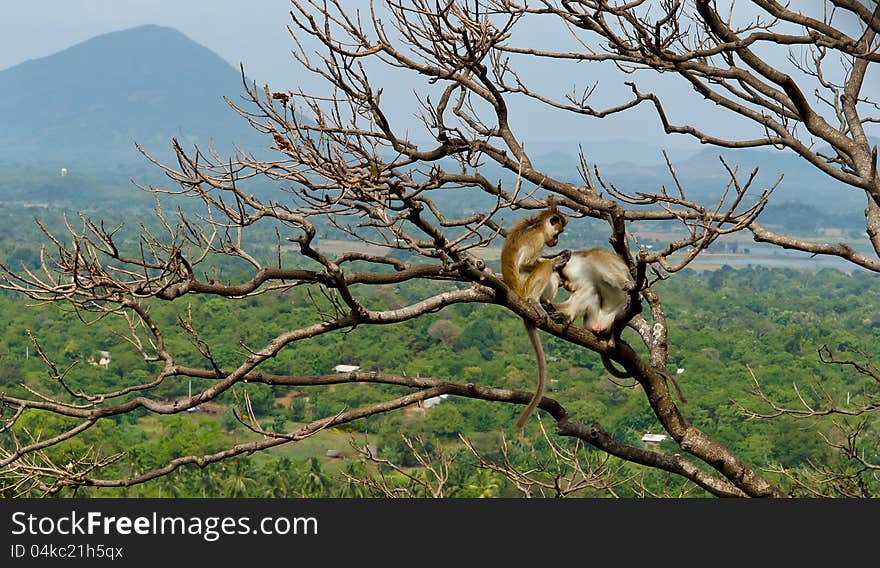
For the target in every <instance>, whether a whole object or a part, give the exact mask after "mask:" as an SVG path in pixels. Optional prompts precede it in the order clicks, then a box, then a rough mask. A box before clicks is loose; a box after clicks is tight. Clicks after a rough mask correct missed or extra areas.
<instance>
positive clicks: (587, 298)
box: [555, 248, 635, 378]
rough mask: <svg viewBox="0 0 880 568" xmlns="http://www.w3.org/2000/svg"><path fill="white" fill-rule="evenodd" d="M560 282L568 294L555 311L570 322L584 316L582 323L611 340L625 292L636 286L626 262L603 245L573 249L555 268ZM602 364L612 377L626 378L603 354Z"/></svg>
mask: <svg viewBox="0 0 880 568" xmlns="http://www.w3.org/2000/svg"><path fill="white" fill-rule="evenodd" d="M557 273H558V276H559V280H560V284H561V285H562V287H563V288H565V289H566V290H567V291H568V292H570V293H571V295H570V296H569V297H568V300H566V301H565V302H562V303H560V304H557V305H556V306H555V307H556V310H557V311H558V312H559V313H561V314H564V315H565V317H566V319H567V320H568V321H569V322H574V321H575V320H577V319H578V318H579V317H583V326H584V327H585V328H587V329H589V330H590V331H592V332H593V333H595V334H596V335H597V336H598V337H601V338H609V339H610V341H612V342H614V341H616V340H617V336H618V335H619V334H620V331H621V330H620V329H619V327H620V326H619V325H618V319H619V318H620V316H622V315H623V312H625V311H626V308H627V305H628V296H629V293H628V291H629V290H631V289H632V287H633V286H634V285H635V283H634V282H633V279H632V276H631V275H630V273H629V268H627V266H626V263H625V262H624V261H623V259H622V258H620V256H619V255H617V254H616V253H613V252H611V251H608V250H605V249H603V248H592V249H586V250H576V251H572V253H571V258H570V259H569V260H568V262H566V263H565V265H563V266H561V267H559V268H558V269H557ZM600 355H601V358H602V365H603V366H604V367H605V369H606V370H607V371H608V372H609V373H611V374H612V375H613V376H615V377H618V378H626V377H629V376H630V375H629V373H626V372H625V371H620V370H618V369H616V368H615V367H614V365H613V364H612V363H611V360H610V359H609V358H608V356H607V355H605V354H604V353H602V354H600Z"/></svg>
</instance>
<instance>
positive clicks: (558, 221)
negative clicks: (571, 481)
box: [501, 206, 570, 428]
mask: <svg viewBox="0 0 880 568" xmlns="http://www.w3.org/2000/svg"><path fill="white" fill-rule="evenodd" d="M567 222H568V221H567V219H566V218H565V216H564V215H563V214H562V213H560V212H559V211H558V210H557V209H556V207H555V206H551V207H549V208H547V209H545V210H544V211H541V212H540V213H538V214H537V215H534V216H532V217H527V218H524V219H520V220H519V221H517V222H516V223H515V224H514V225H513V226H512V227H511V228H510V230H509V231H508V232H507V238H505V240H504V245H503V246H502V247H501V275H502V276H503V277H504V282H505V283H506V284H507V285H508V286H509V287H510V288H511V289H512V290H513V291H514V292H516V293H517V294H519V295H520V296H522V297H523V298H525V299H527V300H530V301H534V302H538V303H541V301H542V300H543V301H544V302H546V303H547V304H548V305H552V304H550V302H551V301H552V300H553V298H554V297H555V296H556V292H557V290H558V287H559V277H558V276H557V275H556V270H557V269H558V268H560V267H561V266H562V265H563V264H565V262H566V261H567V260H568V256H569V254H570V251H567V250H566V251H562V252H561V253H559V254H558V255H556V256H555V257H550V258H544V257H541V251H542V250H543V249H544V247H545V246H551V247H552V246H556V244H557V243H558V242H559V234H560V233H562V231H563V229H564V228H565V225H566V223H567ZM523 324H524V325H525V328H526V334H527V335H528V336H529V341H531V342H532V347H533V348H534V349H535V358H536V360H537V364H538V386H537V388H536V389H535V394H534V395H533V396H532V400H531V401H529V404H528V406H526V408H525V410H523V411H522V414H520V416H519V418H518V419H517V421H516V427H517V428H522V427H523V425H524V424H525V422H526V420H527V419H528V417H529V416H530V415H531V414H532V412H534V410H535V408H537V406H538V403H539V402H540V401H541V398H542V397H543V396H544V387H545V384H546V376H545V375H546V361H545V359H544V349H543V348H542V347H541V340H540V339H539V338H538V331H537V329H536V328H535V326H534V325H533V324H532V323H531V322H530V321H529V320H526V319H523Z"/></svg>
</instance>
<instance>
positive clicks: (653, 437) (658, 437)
mask: <svg viewBox="0 0 880 568" xmlns="http://www.w3.org/2000/svg"><path fill="white" fill-rule="evenodd" d="M668 437H669V436H667V435H666V434H651V433H650V432H647V433H645V435H644V436H642V442H643V443H645V444H659V443H660V442H665V441H666V438H668Z"/></svg>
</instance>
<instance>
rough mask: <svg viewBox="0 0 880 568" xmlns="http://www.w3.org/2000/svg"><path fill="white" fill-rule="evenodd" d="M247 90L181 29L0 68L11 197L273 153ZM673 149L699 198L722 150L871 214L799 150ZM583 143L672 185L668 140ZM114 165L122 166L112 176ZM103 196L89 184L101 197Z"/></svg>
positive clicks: (620, 178) (619, 173)
mask: <svg viewBox="0 0 880 568" xmlns="http://www.w3.org/2000/svg"><path fill="white" fill-rule="evenodd" d="M242 93H243V85H242V82H241V74H240V70H239V69H238V68H237V67H234V66H232V65H231V64H230V63H228V62H227V61H225V60H224V59H222V58H221V57H220V56H218V55H217V54H216V53H214V52H213V51H211V50H210V49H208V48H206V47H204V46H202V45H200V44H198V43H196V42H194V41H192V40H191V39H189V38H188V37H187V36H185V35H184V34H182V33H180V32H179V31H177V30H175V29H173V28H168V27H162V26H157V25H144V26H139V27H135V28H130V29H127V30H122V31H117V32H112V33H108V34H104V35H100V36H97V37H94V38H92V39H90V40H87V41H85V42H82V43H80V44H77V45H74V46H72V47H70V48H68V49H65V50H63V51H60V52H58V53H56V54H54V55H51V56H48V57H44V58H40V59H34V60H30V61H26V62H24V63H21V64H19V65H16V66H14V67H10V68H8V69H6V70H3V71H0V200H10V201H11V200H24V201H28V200H33V199H37V200H39V201H41V202H53V201H56V200H57V199H59V198H61V197H62V196H66V197H71V196H76V195H81V191H80V188H82V189H84V188H85V187H86V186H85V185H83V184H85V183H86V181H85V180H81V184H80V185H76V186H75V185H74V184H73V182H74V181H75V180H74V179H72V178H71V177H68V178H67V179H66V181H65V182H64V184H60V180H58V179H57V176H58V172H59V168H60V167H66V168H69V169H70V171H71V173H72V174H74V173H77V172H79V171H83V170H90V171H91V172H92V174H93V175H95V176H98V177H96V178H93V179H98V178H100V177H101V176H103V178H106V182H107V183H106V184H107V185H108V189H107V192H112V191H114V190H113V187H118V182H126V183H127V180H128V179H129V178H131V177H136V178H138V179H139V181H144V180H145V179H148V178H150V177H151V176H154V175H155V176H157V177H158V174H159V172H158V171H157V169H156V168H154V167H153V166H152V165H150V164H149V162H147V160H146V159H145V158H144V157H143V156H141V155H140V154H139V153H138V152H137V150H136V148H135V146H134V144H135V142H137V143H139V144H140V145H141V146H143V147H144V148H145V149H146V150H147V151H148V152H150V153H151V154H153V155H154V156H156V157H157V158H159V159H160V160H163V161H167V160H169V159H170V158H171V151H170V140H171V138H172V137H177V138H178V139H179V140H180V141H181V143H182V144H183V145H184V147H191V146H192V144H198V145H199V146H201V147H203V148H207V146H208V144H209V143H210V142H211V141H212V140H213V141H214V142H215V144H216V145H217V147H218V149H219V150H220V153H221V155H223V156H226V155H229V154H230V153H231V151H232V144H233V143H234V144H237V145H238V146H240V147H242V148H244V149H246V150H248V151H251V152H257V153H259V152H263V151H266V150H267V146H268V142H269V141H268V140H267V138H266V136H264V135H261V134H259V133H257V132H256V131H255V130H253V129H252V128H251V127H250V126H249V125H248V124H247V122H246V121H245V120H244V119H242V118H241V117H240V116H239V115H238V114H237V113H235V112H234V111H233V110H232V109H231V108H230V107H229V106H228V105H227V104H226V103H225V101H224V100H223V96H226V97H228V98H230V99H231V100H233V101H236V102H238V101H240V100H241V98H240V97H241V94H242ZM621 134H622V135H623V133H621ZM527 147H528V149H529V150H530V152H531V154H532V157H533V161H534V162H535V164H536V165H537V166H538V167H540V168H542V169H544V170H546V171H547V172H548V173H550V174H551V175H554V176H556V177H560V178H563V179H568V180H570V181H573V182H575V183H577V182H578V181H579V176H578V173H577V165H578V159H577V151H578V147H577V144H575V143H566V142H563V141H559V142H556V143H536V144H531V145H529V146H527ZM669 147H670V148H671V150H670V157H671V159H672V160H673V163H674V165H675V167H676V172H677V174H678V175H679V178H680V179H681V180H682V181H683V182H684V183H685V186H686V189H687V190H688V192H689V197H691V198H692V199H695V200H698V201H703V202H705V203H707V204H711V203H712V202H713V200H714V199H715V197H714V196H717V195H719V194H720V192H721V191H723V189H724V186H725V184H726V183H727V174H726V172H725V170H724V168H723V166H722V164H721V162H720V161H719V159H718V156H719V155H720V154H723V155H725V157H726V159H727V160H728V163H729V164H731V165H732V166H735V165H737V164H738V165H739V166H740V173H741V178H740V179H741V180H742V181H744V180H745V179H746V178H747V176H748V172H749V171H750V170H751V169H752V168H753V167H755V166H760V177H759V178H758V180H757V183H756V184H755V186H754V187H753V190H752V191H753V192H754V194H755V195H757V194H759V193H760V191H761V190H762V189H764V188H766V187H767V186H769V185H771V184H772V183H773V181H774V180H775V179H776V177H778V176H779V175H780V174H785V179H784V181H783V183H782V184H781V185H780V187H779V188H778V189H777V190H776V195H775V197H774V203H775V204H780V203H785V202H788V201H801V202H805V203H810V204H812V205H814V206H819V207H820V208H821V209H822V210H827V211H832V212H847V213H848V214H850V215H853V216H854V217H859V216H861V209H863V207H864V203H863V201H864V196H863V195H862V194H861V192H858V191H855V190H853V189H852V188H845V187H843V186H842V184H839V183H838V182H835V181H833V180H832V179H831V178H830V177H829V176H827V175H825V174H823V173H821V172H819V171H818V170H817V169H816V168H814V167H813V166H810V165H808V164H806V163H805V161H804V160H803V159H802V158H799V157H797V156H795V155H794V154H793V153H792V152H790V151H786V152H779V151H773V150H745V151H742V150H741V151H736V152H732V151H729V150H723V149H721V148H714V147H698V148H697V149H696V150H695V151H694V152H688V151H687V150H685V149H684V147H683V146H682V145H681V141H680V140H678V139H675V138H670V146H669ZM584 151H585V153H586V158H587V161H588V162H589V163H590V164H592V163H594V162H596V163H598V164H599V165H600V166H601V173H602V175H603V178H604V179H605V180H606V181H610V182H612V183H614V184H615V185H616V186H617V187H619V188H621V189H624V190H625V191H627V192H630V193H632V192H636V191H645V192H655V191H657V190H658V189H659V188H660V186H661V185H666V187H667V188H669V189H671V190H672V189H673V181H672V179H671V177H670V176H669V172H668V171H667V169H666V166H665V164H664V163H663V156H662V154H661V151H660V148H659V147H655V146H654V145H652V144H650V143H646V142H638V141H633V140H629V139H625V138H620V139H615V140H605V141H603V142H601V143H595V142H593V143H587V144H585V145H584ZM109 173H113V174H114V175H115V177H114V178H113V179H112V180H111V179H110V178H109V177H108V176H107V174H109ZM484 173H485V174H486V175H487V176H488V177H490V178H494V179H502V180H504V182H505V183H508V182H509V183H513V181H514V180H513V179H512V174H511V173H510V172H503V171H501V170H500V169H498V168H497V167H493V166H492V165H491V163H489V164H487V166H486V168H485V172H484ZM103 178H102V179H103ZM111 182H112V183H111ZM59 184H60V185H59ZM268 185H271V184H268ZM56 186H57V187H56ZM62 187H66V188H67V191H65V192H62V191H61V188H62ZM267 189H270V190H271V188H267ZM107 192H101V194H109V193H107ZM96 193H97V190H95V189H94V188H91V189H90V190H89V195H90V196H94V195H95V194H96ZM456 199H457V200H458V201H457V202H456V203H457V206H459V207H461V206H464V207H467V208H473V209H482V208H485V207H488V206H491V203H492V197H491V196H485V199H483V198H481V196H475V195H474V194H472V193H470V194H468V198H467V199H466V200H464V201H461V200H460V199H459V198H458V197H456ZM855 221H858V222H861V221H863V219H862V220H861V221H860V220H858V219H855Z"/></svg>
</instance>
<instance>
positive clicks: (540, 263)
mask: <svg viewBox="0 0 880 568" xmlns="http://www.w3.org/2000/svg"><path fill="white" fill-rule="evenodd" d="M552 278H553V261H550V260H547V259H545V258H539V259H538V260H537V261H535V268H534V270H532V272H531V273H529V277H528V278H527V279H526V281H525V284H524V285H523V290H524V296H525V297H526V299H528V300H533V301H537V300H540V298H541V297H542V296H543V295H544V290H546V289H547V286H548V284H550V281H551V279H552Z"/></svg>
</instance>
